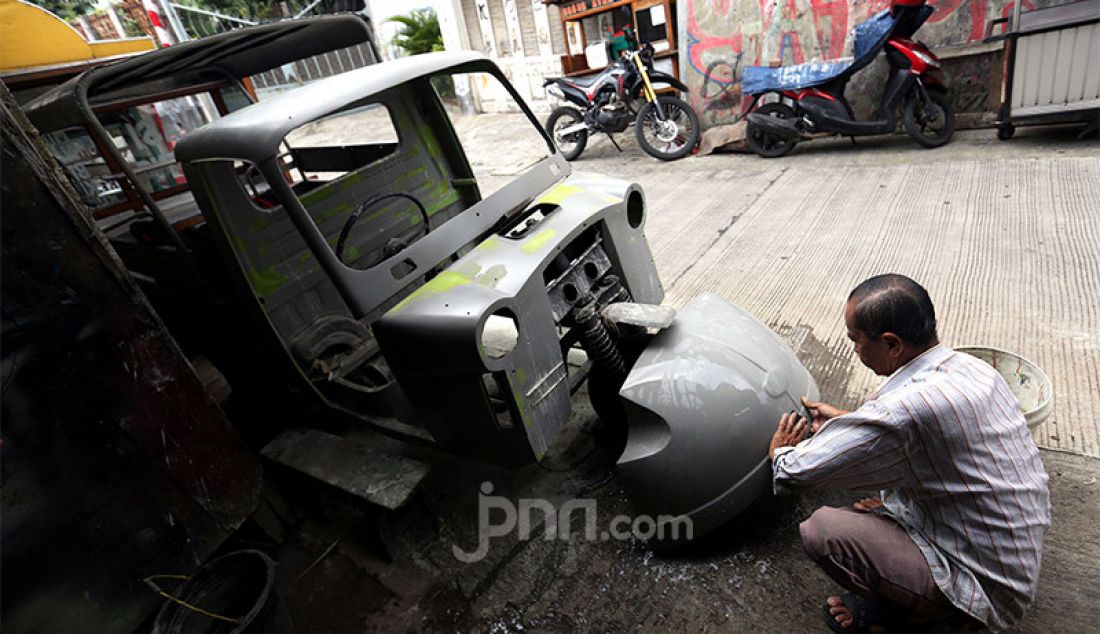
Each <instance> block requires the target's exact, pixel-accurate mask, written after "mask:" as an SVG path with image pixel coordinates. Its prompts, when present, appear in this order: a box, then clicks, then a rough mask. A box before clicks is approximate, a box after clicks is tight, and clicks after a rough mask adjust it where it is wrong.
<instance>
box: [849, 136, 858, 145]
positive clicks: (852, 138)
mask: <svg viewBox="0 0 1100 634" xmlns="http://www.w3.org/2000/svg"><path fill="white" fill-rule="evenodd" d="M848 138H849V139H851V140H852V145H855V144H856V138H855V137H854V136H850V137H848Z"/></svg>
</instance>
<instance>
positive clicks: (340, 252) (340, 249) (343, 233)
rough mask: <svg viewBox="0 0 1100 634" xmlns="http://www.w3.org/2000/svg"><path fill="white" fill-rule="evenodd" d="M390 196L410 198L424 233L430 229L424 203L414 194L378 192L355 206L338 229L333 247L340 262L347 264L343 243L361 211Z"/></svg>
mask: <svg viewBox="0 0 1100 634" xmlns="http://www.w3.org/2000/svg"><path fill="white" fill-rule="evenodd" d="M390 198H405V199H408V200H411V201H412V202H413V204H415V205H416V208H417V209H419V210H420V215H421V217H423V218H424V235H427V234H428V232H429V231H431V227H430V226H429V224H428V210H427V209H425V208H424V204H423V203H421V202H420V201H419V200H417V199H416V197H415V196H413V195H412V194H408V193H406V192H390V193H388V194H378V195H377V196H374V197H373V198H369V199H367V201H366V202H364V203H363V204H361V205H359V206H358V207H356V208H355V211H354V212H352V214H351V216H348V219H347V221H346V222H344V228H343V229H341V230H340V237H339V238H337V240H336V249H335V251H336V259H337V260H340V263H341V264H344V265H347V262H344V243H345V242H347V240H348V235H349V234H351V228H352V227H354V226H355V223H356V222H359V218H360V217H361V216H362V215H363V212H365V211H366V210H368V209H370V208H371V207H373V206H375V205H377V204H378V203H380V202H382V201H383V200H389V199H390ZM392 242H393V241H391V242H390V243H387V244H386V250H389V247H390V245H391V244H392ZM386 257H388V256H387V255H386V254H383V255H382V259H385V258H386ZM381 261H382V260H379V262H381ZM374 264H378V262H375V263H374ZM374 264H372V265H371V266H374ZM367 268H370V267H367Z"/></svg>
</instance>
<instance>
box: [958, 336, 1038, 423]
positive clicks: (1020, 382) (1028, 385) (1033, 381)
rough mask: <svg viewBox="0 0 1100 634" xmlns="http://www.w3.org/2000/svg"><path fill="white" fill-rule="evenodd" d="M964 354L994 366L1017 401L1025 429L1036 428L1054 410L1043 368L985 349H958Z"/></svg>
mask: <svg viewBox="0 0 1100 634" xmlns="http://www.w3.org/2000/svg"><path fill="white" fill-rule="evenodd" d="M955 350H957V351H958V352H965V353H966V354H969V355H971V356H974V357H977V358H979V359H981V360H982V361H985V362H986V363H988V364H989V365H991V366H993V369H995V370H997V372H999V373H1000V375H1001V376H1002V377H1004V380H1005V382H1006V383H1008V387H1009V389H1011V390H1012V393H1013V394H1015V395H1016V399H1017V400H1019V401H1020V409H1021V410H1023V412H1024V418H1025V419H1027V426H1028V427H1036V426H1038V425H1039V424H1041V423H1042V422H1043V421H1045V420H1046V419H1047V418H1048V417H1050V413H1051V411H1053V410H1054V385H1053V384H1052V383H1051V382H1050V378H1049V377H1048V376H1047V375H1046V373H1045V372H1043V370H1042V368H1040V367H1039V366H1037V365H1035V364H1034V363H1032V362H1031V361H1029V360H1027V359H1025V358H1023V357H1021V356H1020V355H1018V354H1015V353H1012V352H1008V351H1007V350H1001V349H1000V348H990V347H988V346H960V347H958V348H955Z"/></svg>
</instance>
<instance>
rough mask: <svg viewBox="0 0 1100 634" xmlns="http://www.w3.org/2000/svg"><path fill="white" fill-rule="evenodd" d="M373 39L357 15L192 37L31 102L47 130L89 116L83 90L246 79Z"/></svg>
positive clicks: (131, 92) (159, 89)
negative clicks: (82, 100) (84, 107)
mask: <svg viewBox="0 0 1100 634" xmlns="http://www.w3.org/2000/svg"><path fill="white" fill-rule="evenodd" d="M369 40H370V29H369V27H368V25H367V23H366V21H364V20H363V18H361V17H359V16H357V15H332V16H322V17H317V18H306V19H300V20H288V21H284V22H275V23H272V24H262V25H259V26H251V27H246V28H241V29H235V30H232V31H228V32H226V33H218V34H216V35H211V36H208V37H203V38H199V39H197V40H191V41H189V42H184V43H182V44H177V45H175V46H170V47H167V48H162V49H158V50H156V51H151V52H149V53H145V54H144V55H137V56H134V57H131V58H128V59H125V60H123V61H120V62H116V63H114V64H108V65H105V66H100V67H98V68H94V69H92V70H89V71H86V72H84V73H81V74H80V75H78V76H76V77H74V78H72V79H70V80H69V81H67V82H65V83H64V84H61V85H60V86H58V87H57V88H54V89H53V90H51V91H49V92H47V93H45V94H43V95H40V96H38V97H37V98H35V99H33V100H32V101H30V102H28V103H27V104H26V105H25V106H24V107H23V109H24V111H25V112H26V113H27V116H28V117H29V118H30V119H31V121H33V122H34V124H35V125H36V126H37V127H38V128H39V129H40V130H43V131H52V130H59V129H61V128H65V127H69V126H72V125H79V124H81V123H83V122H84V116H83V113H82V112H81V109H80V108H79V105H80V99H79V95H80V90H82V89H83V90H86V91H87V95H88V103H89V105H91V106H92V107H93V108H94V107H96V106H98V105H102V104H107V103H111V102H115V101H121V100H126V99H135V98H141V97H143V96H147V95H155V94H162V93H166V92H169V91H172V90H179V89H185V88H187V87H189V86H194V85H198V84H202V83H205V82H209V81H217V80H224V79H227V78H233V79H241V78H244V77H248V76H250V75H255V74H257V73H262V72H264V71H266V70H271V69H272V68H277V67H279V66H282V65H283V64H288V63H290V62H293V61H295V60H299V59H304V58H307V57H312V56H313V55H319V54H321V53H325V52H328V51H332V50H337V49H341V48H345V47H348V46H354V45H356V44H361V43H364V42H367V41H369Z"/></svg>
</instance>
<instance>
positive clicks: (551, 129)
mask: <svg viewBox="0 0 1100 634" xmlns="http://www.w3.org/2000/svg"><path fill="white" fill-rule="evenodd" d="M582 121H584V116H583V115H581V113H580V112H579V111H578V110H577V109H576V108H570V107H568V106H562V107H560V108H555V109H554V111H553V112H551V113H550V116H549V117H548V118H547V119H546V133H547V134H549V135H550V138H551V139H554V144H555V145H557V146H558V150H559V151H560V152H561V155H562V157H563V158H564V159H565V160H567V161H573V160H576V159H577V157H578V156H580V155H581V152H583V151H584V146H585V144H587V143H588V130H581V131H579V132H574V133H572V134H569V135H566V136H564V137H563V138H561V139H559V138H558V136H557V131H558V130H562V129H565V128H568V127H569V126H571V125H574V124H577V123H580V122H582Z"/></svg>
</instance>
